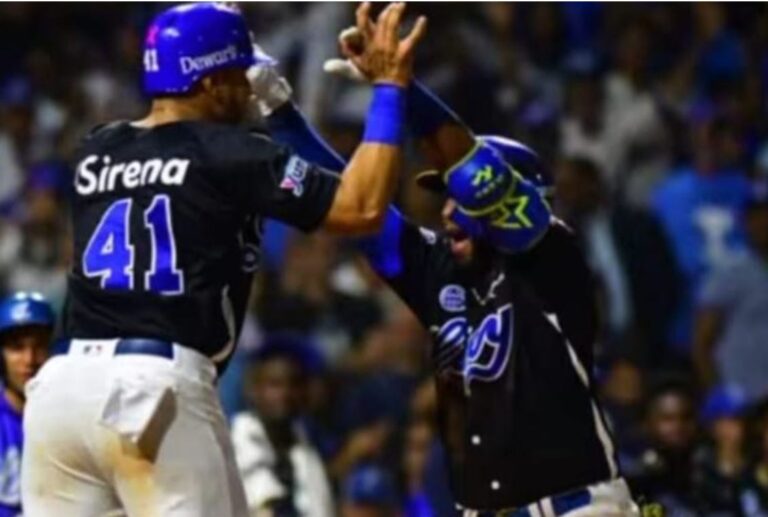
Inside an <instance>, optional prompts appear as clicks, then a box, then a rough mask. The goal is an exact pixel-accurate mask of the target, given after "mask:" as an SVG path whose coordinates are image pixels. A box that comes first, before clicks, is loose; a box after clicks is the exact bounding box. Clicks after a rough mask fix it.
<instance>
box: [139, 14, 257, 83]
mask: <svg viewBox="0 0 768 517" xmlns="http://www.w3.org/2000/svg"><path fill="white" fill-rule="evenodd" d="M256 62H257V58H256V57H255V56H254V51H253V45H252V42H251V37H250V32H249V31H248V27H247V25H246V23H245V19H244V18H243V16H242V15H241V14H240V11H239V10H237V9H236V8H233V7H229V6H227V5H224V4H221V3H213V2H204V3H197V4H184V5H179V6H176V7H173V8H171V9H167V10H165V11H163V12H162V13H161V14H160V15H158V16H157V17H156V18H155V19H154V20H153V21H152V24H151V25H150V26H149V29H148V30H147V35H146V38H145V40H144V90H145V91H146V93H147V94H148V95H152V96H156V95H174V94H182V93H186V92H188V91H189V90H190V89H191V88H192V87H193V86H194V84H195V83H196V82H197V81H199V80H200V79H202V78H203V77H204V76H205V75H207V74H210V73H211V72H215V71H216V70H221V69H223V68H229V67H240V68H244V69H245V68H248V67H249V66H251V65H253V64H255V63H256Z"/></svg>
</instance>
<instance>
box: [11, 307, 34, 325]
mask: <svg viewBox="0 0 768 517" xmlns="http://www.w3.org/2000/svg"><path fill="white" fill-rule="evenodd" d="M31 317H32V312H31V311H30V308H29V304H28V303H20V304H18V305H17V306H15V307H14V308H13V310H12V311H11V319H12V320H13V321H26V320H28V319H30V318H31Z"/></svg>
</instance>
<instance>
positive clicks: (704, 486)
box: [693, 386, 747, 516]
mask: <svg viewBox="0 0 768 517" xmlns="http://www.w3.org/2000/svg"><path fill="white" fill-rule="evenodd" d="M746 410H747V398H746V396H745V394H744V392H743V390H741V389H740V388H739V387H737V386H717V387H715V388H713V389H712V390H711V391H710V393H709V394H708V396H707V398H706V400H705V401H704V406H703V408H702V411H701V419H702V421H703V423H704V426H705V427H706V431H707V435H708V436H707V437H708V438H709V440H708V441H709V442H710V443H708V444H706V445H705V446H704V447H702V448H701V449H700V450H699V451H698V452H697V454H696V458H695V460H694V474H693V492H694V499H695V501H696V503H695V504H696V509H697V511H698V512H699V514H700V515H706V516H710V515H711V516H715V515H734V516H737V515H740V514H741V500H740V495H741V494H740V492H741V483H742V477H743V474H744V471H745V467H746V456H745V455H746V449H747V447H746V438H747V437H746V420H745V417H746V415H745V413H746Z"/></svg>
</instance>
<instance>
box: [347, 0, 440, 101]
mask: <svg viewBox="0 0 768 517" xmlns="http://www.w3.org/2000/svg"><path fill="white" fill-rule="evenodd" d="M370 9H371V5H370V3H368V2H365V3H363V4H361V5H360V7H359V8H358V9H357V12H356V27H355V28H356V31H354V32H351V31H350V33H349V34H350V35H351V38H350V39H349V42H348V44H347V43H345V41H346V40H345V39H343V38H342V40H341V45H342V52H343V53H344V55H345V56H346V57H347V58H348V59H349V60H350V61H351V62H352V63H353V64H354V65H355V67H357V68H358V69H359V70H360V71H361V72H362V73H363V75H365V77H367V78H368V79H369V80H370V81H372V82H374V83H390V84H395V85H398V86H407V85H408V83H409V82H410V80H411V71H412V68H413V55H414V54H413V53H414V49H415V48H416V45H417V44H418V42H419V41H420V40H421V38H422V37H423V36H424V34H425V33H426V28H427V20H426V18H425V17H423V16H420V17H419V19H418V20H417V21H416V24H415V25H414V27H413V29H412V30H411V32H410V33H409V34H408V35H407V36H405V37H404V38H402V39H400V38H399V31H400V23H401V21H402V16H403V12H404V11H405V4H404V3H402V2H396V3H392V4H389V5H388V6H387V7H386V8H385V9H384V10H383V11H382V12H381V14H379V16H378V18H377V19H376V22H375V23H374V22H373V21H372V20H371V18H370Z"/></svg>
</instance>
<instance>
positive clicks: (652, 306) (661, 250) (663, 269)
mask: <svg viewBox="0 0 768 517" xmlns="http://www.w3.org/2000/svg"><path fill="white" fill-rule="evenodd" d="M555 181H556V192H557V198H556V211H557V212H559V214H560V215H561V216H562V217H563V218H564V219H565V220H566V221H567V222H568V223H569V224H570V225H572V227H573V228H574V229H575V230H576V233H577V234H578V235H579V237H580V239H581V241H582V243H583V245H584V248H585V250H586V252H587V257H588V260H589V262H590V265H591V267H592V269H593V271H594V272H595V276H596V277H597V279H598V283H599V285H600V288H601V291H602V294H603V296H602V298H603V303H602V305H603V313H604V315H605V316H604V319H605V330H606V338H607V340H608V348H615V347H619V348H623V349H624V351H630V350H631V351H632V353H634V354H636V355H637V354H639V355H638V357H639V358H640V359H641V360H644V361H649V360H651V358H652V357H654V358H659V357H660V356H661V355H662V354H661V352H663V350H664V344H665V343H666V333H667V331H668V326H669V323H670V315H671V314H672V312H673V310H674V307H675V300H676V296H677V290H678V284H679V281H678V275H677V271H676V268H675V264H674V258H673V257H672V254H671V251H670V248H669V245H668V244H667V240H666V237H665V236H664V234H663V233H662V231H661V229H660V228H659V225H658V223H657V222H656V221H655V220H654V219H653V218H652V217H651V216H649V215H648V214H647V213H644V212H641V211H638V210H635V209H631V208H629V207H626V206H624V205H622V204H618V203H614V202H612V201H611V199H610V196H609V192H608V189H607V186H606V182H605V180H604V178H603V175H602V174H601V173H600V171H599V169H598V166H597V164H596V163H595V162H594V161H592V160H590V159H588V158H579V157H574V158H566V159H564V160H563V161H562V162H561V164H560V166H559V168H558V171H557V174H556V178H555ZM651 278H653V279H654V281H649V279H651ZM611 352H612V351H611Z"/></svg>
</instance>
